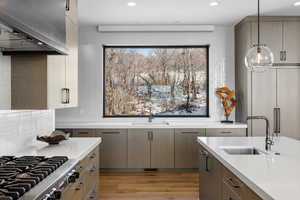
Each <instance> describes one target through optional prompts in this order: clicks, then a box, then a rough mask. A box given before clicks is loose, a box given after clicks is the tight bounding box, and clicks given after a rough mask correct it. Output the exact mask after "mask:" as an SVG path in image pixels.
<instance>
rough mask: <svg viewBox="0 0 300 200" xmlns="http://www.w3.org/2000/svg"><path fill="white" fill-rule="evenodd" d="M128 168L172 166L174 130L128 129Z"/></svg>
mask: <svg viewBox="0 0 300 200" xmlns="http://www.w3.org/2000/svg"><path fill="white" fill-rule="evenodd" d="M128 168H174V130H173V129H132V130H129V132H128Z"/></svg>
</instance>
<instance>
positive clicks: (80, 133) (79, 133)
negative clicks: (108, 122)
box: [72, 129, 96, 137]
mask: <svg viewBox="0 0 300 200" xmlns="http://www.w3.org/2000/svg"><path fill="white" fill-rule="evenodd" d="M72 137H96V130H95V129H74V130H73V133H72Z"/></svg>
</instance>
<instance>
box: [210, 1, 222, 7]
mask: <svg viewBox="0 0 300 200" xmlns="http://www.w3.org/2000/svg"><path fill="white" fill-rule="evenodd" d="M209 5H210V6H212V7H215V6H218V5H220V2H219V1H211V2H210V4H209Z"/></svg>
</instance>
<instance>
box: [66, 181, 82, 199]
mask: <svg viewBox="0 0 300 200" xmlns="http://www.w3.org/2000/svg"><path fill="white" fill-rule="evenodd" d="M83 195H84V194H83V184H82V182H76V183H74V184H72V185H70V186H68V188H66V191H65V192H63V194H62V199H65V200H82V199H83V198H84V197H83Z"/></svg>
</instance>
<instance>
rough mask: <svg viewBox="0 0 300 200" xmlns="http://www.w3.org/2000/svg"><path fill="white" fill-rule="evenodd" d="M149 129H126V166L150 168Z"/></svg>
mask: <svg viewBox="0 0 300 200" xmlns="http://www.w3.org/2000/svg"><path fill="white" fill-rule="evenodd" d="M151 132H152V130H151V129H130V130H128V168H150V138H149V136H150V133H151Z"/></svg>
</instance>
